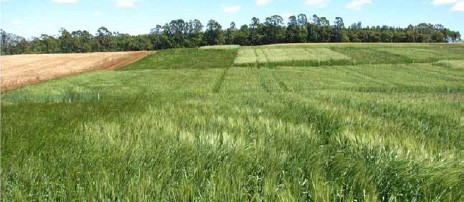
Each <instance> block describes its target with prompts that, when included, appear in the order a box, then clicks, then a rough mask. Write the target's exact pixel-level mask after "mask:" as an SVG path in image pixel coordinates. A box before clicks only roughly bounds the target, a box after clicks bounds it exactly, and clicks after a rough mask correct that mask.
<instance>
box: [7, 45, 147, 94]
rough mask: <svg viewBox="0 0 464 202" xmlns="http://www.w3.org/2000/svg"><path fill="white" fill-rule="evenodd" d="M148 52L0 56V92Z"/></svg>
mask: <svg viewBox="0 0 464 202" xmlns="http://www.w3.org/2000/svg"><path fill="white" fill-rule="evenodd" d="M149 53H150V52H149V51H138V52H106V53H72V54H34V55H32V54H31V55H11V56H1V57H0V65H1V81H2V83H1V91H5V90H10V89H15V88H18V87H21V86H25V85H28V84H31V83H37V82H41V81H45V80H50V79H54V78H57V77H64V76H70V75H75V74H79V73H82V72H88V71H93V70H114V69H118V68H122V67H124V66H125V65H127V64H130V63H133V62H135V61H138V60H139V59H141V58H143V57H144V56H146V55H148V54H149Z"/></svg>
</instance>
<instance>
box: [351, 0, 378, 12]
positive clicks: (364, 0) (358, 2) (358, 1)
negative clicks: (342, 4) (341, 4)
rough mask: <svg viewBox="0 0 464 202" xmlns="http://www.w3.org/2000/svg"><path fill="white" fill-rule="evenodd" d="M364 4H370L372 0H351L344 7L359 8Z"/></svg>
mask: <svg viewBox="0 0 464 202" xmlns="http://www.w3.org/2000/svg"><path fill="white" fill-rule="evenodd" d="M366 4H372V0H352V1H351V2H350V3H348V4H347V5H346V8H349V9H354V10H361V9H362V7H363V6H364V5H366Z"/></svg>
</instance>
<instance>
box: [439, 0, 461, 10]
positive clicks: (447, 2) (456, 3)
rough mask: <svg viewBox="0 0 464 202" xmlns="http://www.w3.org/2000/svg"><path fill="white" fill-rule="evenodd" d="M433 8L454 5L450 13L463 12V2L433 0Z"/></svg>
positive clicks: (458, 0)
mask: <svg viewBox="0 0 464 202" xmlns="http://www.w3.org/2000/svg"><path fill="white" fill-rule="evenodd" d="M432 4H433V5H434V6H440V5H448V4H454V5H453V7H452V8H451V11H464V0H433V1H432Z"/></svg>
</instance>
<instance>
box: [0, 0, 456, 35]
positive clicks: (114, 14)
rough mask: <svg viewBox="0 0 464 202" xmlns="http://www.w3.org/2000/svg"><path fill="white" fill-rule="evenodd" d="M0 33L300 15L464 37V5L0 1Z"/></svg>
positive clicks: (144, 29)
mask: <svg viewBox="0 0 464 202" xmlns="http://www.w3.org/2000/svg"><path fill="white" fill-rule="evenodd" d="M0 6H1V19H0V23H1V24H0V28H2V29H4V30H5V31H7V32H10V33H15V34H18V35H21V36H24V37H28V38H29V37H32V36H40V34H42V33H44V34H51V35H56V34H57V33H58V30H59V29H60V28H61V27H63V28H66V29H68V30H77V29H85V30H89V31H90V32H91V33H95V32H96V30H97V29H98V27H100V26H106V27H107V28H108V29H110V30H111V31H119V32H121V33H129V34H143V33H148V32H149V31H150V29H151V28H153V27H155V26H156V25H157V24H164V23H166V22H169V21H170V20H172V19H179V18H182V19H195V18H196V19H199V20H201V21H202V22H203V23H204V24H206V22H207V21H208V20H209V19H215V20H217V21H219V22H220V23H221V24H222V25H223V26H224V27H228V26H229V24H230V23H231V22H232V21H235V23H236V24H238V25H242V24H249V22H250V19H251V18H252V17H259V18H260V19H261V20H263V19H264V18H265V17H267V16H271V15H274V14H278V15H281V16H283V17H285V18H288V16H290V15H293V14H294V15H298V14H299V13H304V14H306V15H308V16H312V15H313V14H317V15H318V16H325V17H327V18H328V19H330V20H331V21H333V20H334V19H335V17H338V16H340V17H343V19H344V20H345V24H351V23H355V22H358V21H361V22H363V25H391V26H402V27H405V26H407V25H409V24H418V23H421V22H429V23H440V24H443V25H444V26H446V27H449V28H450V29H453V30H458V31H460V32H461V33H464V0H171V1H165V0H0Z"/></svg>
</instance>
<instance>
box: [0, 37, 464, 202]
mask: <svg viewBox="0 0 464 202" xmlns="http://www.w3.org/2000/svg"><path fill="white" fill-rule="evenodd" d="M250 58H252V59H250ZM247 61H248V62H247ZM463 61H464V46H461V45H445V44H436V45H429V44H421V45H410V44H395V45H387V44H373V45H367V44H344V45H335V44H315V45H303V44H293V45H273V46H260V47H239V48H219V49H214V48H207V49H206V50H205V49H204V48H203V49H174V50H163V51H160V52H158V53H156V54H151V55H148V56H147V57H145V58H143V59H141V60H139V61H137V62H135V63H132V64H130V65H127V66H126V67H125V68H122V69H119V70H118V71H95V72H90V73H85V74H80V75H76V76H71V77H66V78H59V79H55V80H51V81H46V82H43V83H39V84H34V85H29V86H26V87H22V88H19V89H16V90H10V91H7V92H5V93H3V95H2V114H1V116H2V142H1V144H2V145H1V146H2V165H1V166H2V185H1V186H2V187H1V188H2V189H1V193H2V200H4V201H47V200H48V201H57V200H62V201H73V200H78V201H79V200H82V201H86V200H87V201H118V200H120V201H463V200H464V192H463V190H464V178H463V176H464V164H463V163H462V162H464V157H463V156H462V151H464V136H463V134H464V130H463V129H464V101H463V100H464V63H463Z"/></svg>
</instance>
